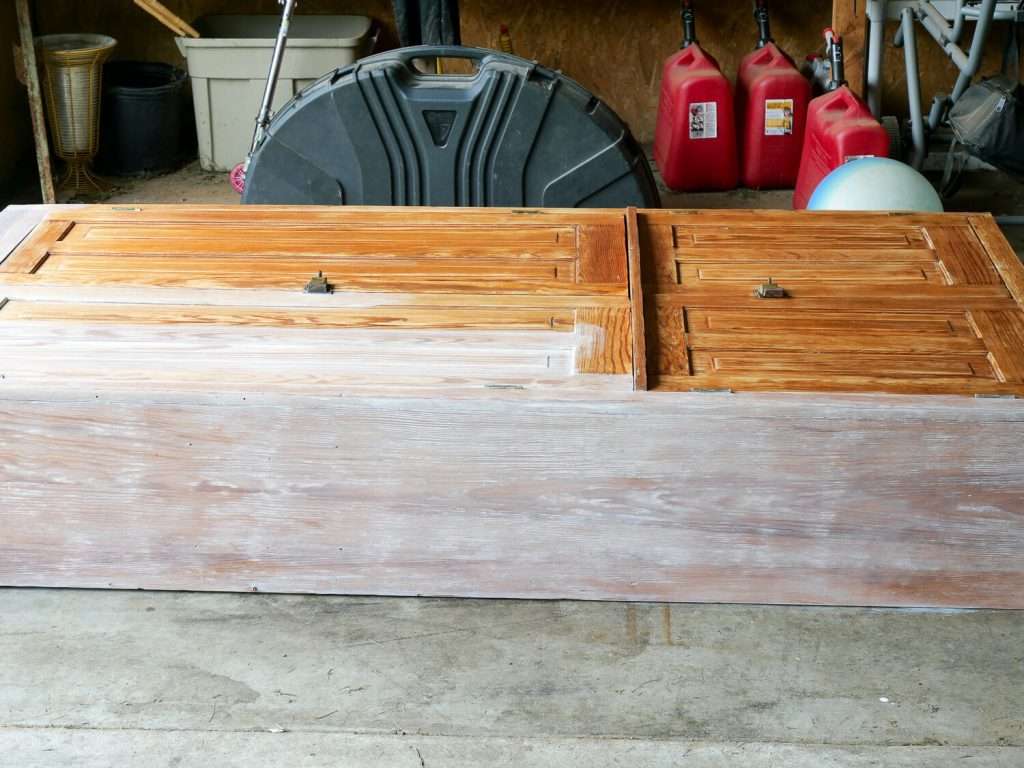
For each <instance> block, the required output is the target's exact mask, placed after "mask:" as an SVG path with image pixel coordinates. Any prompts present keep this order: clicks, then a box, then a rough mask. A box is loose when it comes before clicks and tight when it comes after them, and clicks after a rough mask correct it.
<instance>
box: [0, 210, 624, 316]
mask: <svg viewBox="0 0 1024 768" xmlns="http://www.w3.org/2000/svg"><path fill="white" fill-rule="evenodd" d="M0 271H2V272H4V273H11V274H20V275H33V276H34V278H33V279H32V280H31V282H36V283H39V284H47V283H53V284H58V285H75V284H80V285H94V286H102V285H112V286H116V285H140V286H167V287H192V288H228V289H238V288H264V289H279V290H299V291H301V290H302V289H303V287H304V286H305V284H306V283H307V282H308V281H309V279H310V278H311V277H312V276H314V275H317V274H318V273H320V272H323V273H324V276H325V278H326V279H327V280H328V282H329V283H331V284H332V285H335V286H336V287H337V288H338V289H339V290H381V291H393V290H399V291H416V290H420V289H424V290H443V291H454V292H466V293H492V292H502V293H538V294H544V293H577V292H581V291H582V292H584V293H599V294H604V295H616V294H617V295H621V296H626V295H627V291H628V288H627V267H626V236H625V224H624V219H623V216H622V214H621V213H619V214H616V213H614V212H603V213H600V212H598V213H594V212H588V213H587V214H585V215H580V216H578V217H577V216H575V215H572V214H565V213H563V214H562V215H561V216H557V215H554V216H553V215H550V214H540V213H536V214H531V212H518V213H514V214H512V213H508V212H504V213H503V212H485V213H484V214H483V215H479V216H476V215H474V216H466V215H464V214H463V215H461V216H458V215H456V214H454V213H452V212H447V211H441V212H433V211H429V210H423V211H417V213H416V214H415V215H411V214H409V215H406V216H404V217H400V216H396V215H395V212H393V211H391V212H387V213H383V214H381V215H377V216H375V215H373V213H372V212H369V211H367V210H366V209H344V208H336V209H334V210H333V211H319V210H311V209H308V208H296V209H273V210H265V209H263V208H262V207H258V208H257V207H236V208H234V209H222V208H211V209H207V208H185V209H181V208H172V207H161V206H154V207H152V208H149V207H147V208H145V209H134V208H130V207H128V208H120V207H116V206H115V207H110V208H107V207H104V206H100V207H97V208H87V209H83V210H76V211H74V212H67V213H64V214H62V215H61V216H58V217H53V218H51V220H50V221H48V222H47V223H45V224H44V225H43V226H41V227H40V228H39V229H38V230H37V232H36V233H35V235H34V236H33V237H32V238H31V239H30V241H28V242H26V243H25V244H23V246H22V247H21V248H19V249H18V250H16V251H15V252H14V253H13V254H12V255H11V256H10V257H9V258H8V259H7V260H6V261H4V263H3V264H2V265H0Z"/></svg>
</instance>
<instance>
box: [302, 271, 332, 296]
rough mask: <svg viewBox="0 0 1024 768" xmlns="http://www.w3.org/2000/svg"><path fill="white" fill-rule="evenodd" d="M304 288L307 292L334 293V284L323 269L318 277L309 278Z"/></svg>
mask: <svg viewBox="0 0 1024 768" xmlns="http://www.w3.org/2000/svg"><path fill="white" fill-rule="evenodd" d="M303 290H304V291H305V293H334V286H333V285H331V284H330V283H328V282H327V278H326V277H324V273H323V270H321V271H320V272H318V273H317V275H316V277H311V278H310V279H309V282H308V283H306V287H305V288H304V289H303Z"/></svg>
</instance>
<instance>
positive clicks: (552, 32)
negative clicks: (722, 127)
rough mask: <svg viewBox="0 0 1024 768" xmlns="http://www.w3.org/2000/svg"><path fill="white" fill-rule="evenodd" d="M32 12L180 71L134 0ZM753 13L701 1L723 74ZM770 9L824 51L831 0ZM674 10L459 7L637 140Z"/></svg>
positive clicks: (374, 10)
mask: <svg viewBox="0 0 1024 768" xmlns="http://www.w3.org/2000/svg"><path fill="white" fill-rule="evenodd" d="M164 2H165V4H166V5H167V6H168V7H170V8H171V9H173V10H174V11H175V12H177V13H179V14H180V15H181V16H182V17H183V18H185V19H187V20H190V21H191V20H194V19H196V18H198V17H200V16H203V15H206V14H213V13H273V14H276V13H277V12H278V5H277V3H276V1H275V0H164ZM0 5H8V4H7V3H0ZM34 7H35V12H36V25H37V31H38V32H39V33H47V32H67V31H90V32H103V33H106V34H110V35H113V36H114V37H116V38H117V39H118V40H119V41H120V44H119V48H118V51H117V53H116V57H117V58H139V59H150V60H160V61H168V62H175V63H181V58H180V56H179V54H178V51H177V48H176V46H175V44H174V40H173V36H172V34H171V33H170V32H169V31H167V30H166V29H165V28H164V27H162V26H161V25H160V24H159V23H158V22H156V21H155V20H153V19H151V18H150V17H149V16H147V15H146V14H145V13H143V12H142V11H141V10H139V9H138V8H136V7H135V6H134V5H133V4H132V3H131V1H130V0H34ZM751 7H752V4H751V2H750V0H717V1H714V2H713V1H712V0H698V9H699V17H698V36H699V38H700V40H701V43H702V44H703V45H704V46H705V47H706V48H707V49H708V50H709V51H711V52H712V53H713V54H714V55H715V56H716V57H717V58H718V60H719V62H720V63H721V64H722V67H723V69H724V70H725V71H726V73H727V74H730V75H732V74H733V73H735V71H736V68H737V66H738V64H739V60H740V58H741V57H742V56H743V55H744V54H745V53H746V52H747V51H749V50H750V49H751V48H752V46H753V43H754V40H755V38H756V32H755V26H754V23H753V19H752V16H751ZM770 7H771V8H772V10H773V32H774V35H775V37H776V39H777V41H778V42H779V44H780V45H781V46H782V47H783V48H784V49H785V50H787V51H789V52H790V54H791V55H793V56H794V58H796V59H797V60H801V59H802V58H803V57H804V55H805V54H807V53H809V52H811V51H814V50H817V49H818V48H819V47H820V46H819V38H820V32H821V30H822V29H823V28H824V27H825V26H827V25H828V24H829V23H830V22H831V14H832V2H831V0H801V2H798V3H797V2H788V0H775V1H774V2H773V3H771V6H770ZM678 8H679V3H678V2H677V0H586V1H583V0H511V1H510V0H462V28H463V40H464V42H465V43H466V44H467V45H480V46H487V47H494V46H496V44H497V36H498V30H499V27H500V25H501V24H502V23H506V24H508V25H509V27H510V28H511V32H512V38H513V44H514V46H515V49H516V52H517V53H519V54H520V55H522V56H526V57H528V58H532V59H537V60H538V61H540V62H541V63H543V64H545V65H547V66H550V67H554V68H558V69H561V70H562V71H563V72H565V73H566V74H567V75H569V76H571V77H573V78H575V79H577V80H579V81H580V82H581V83H582V84H583V85H584V86H586V87H587V88H589V89H591V90H593V91H594V92H595V93H596V94H597V95H598V96H600V97H601V98H602V99H604V100H605V101H606V102H608V103H609V104H610V105H611V106H612V107H613V108H614V109H615V110H616V111H617V112H618V113H619V114H620V115H621V116H622V117H623V118H624V119H625V120H626V121H627V122H628V123H629V124H630V125H631V126H632V128H633V130H634V133H635V134H636V135H637V137H638V138H639V139H640V140H641V141H649V140H650V139H651V138H652V137H653V134H654V123H655V116H656V110H657V103H658V85H659V78H660V70H661V63H662V61H663V60H664V58H665V57H666V56H667V55H669V54H670V53H672V52H673V51H675V50H676V49H677V47H678V45H679V39H680V37H681V33H680V24H679V16H678ZM300 11H301V12H302V13H304V14H307V13H354V14H363V15H368V16H372V17H374V18H376V19H378V20H379V21H380V22H382V24H383V34H382V38H381V47H382V48H388V47H393V46H395V45H397V39H396V35H395V32H394V19H393V16H392V11H391V2H390V0H302V2H301V5H300ZM3 27H6V25H3ZM894 29H895V28H894ZM922 37H923V35H922ZM888 41H891V34H889V35H887V46H888V47H889V55H888V63H889V67H888V68H887V70H886V102H885V106H886V112H889V113H897V114H905V112H906V96H905V81H904V76H903V56H902V52H901V51H899V50H896V49H893V48H892V46H891V42H888ZM1001 44H1002V40H1001V39H997V40H993V45H992V56H990V57H989V61H988V62H987V64H986V71H988V72H989V73H991V72H993V71H995V69H996V68H997V67H998V61H999V59H998V55H997V53H998V51H999V50H1001ZM918 48H919V53H920V56H919V58H920V59H921V65H922V71H923V72H924V73H925V75H924V77H923V89H924V93H925V95H926V98H930V96H931V94H932V93H934V92H935V91H936V90H938V89H948V88H949V87H950V85H951V83H952V80H953V68H952V65H951V64H950V63H949V62H948V60H947V59H946V57H945V56H944V55H943V54H942V53H941V52H940V51H939V50H938V48H937V46H935V45H934V44H931V43H930V41H928V42H926V41H924V40H923V39H922V40H921V41H920V42H919V46H918ZM0 58H2V57H0ZM850 74H851V78H852V77H853V73H850ZM4 87H6V86H4V85H0V88H4ZM256 106H257V105H253V113H254V114H255V111H256Z"/></svg>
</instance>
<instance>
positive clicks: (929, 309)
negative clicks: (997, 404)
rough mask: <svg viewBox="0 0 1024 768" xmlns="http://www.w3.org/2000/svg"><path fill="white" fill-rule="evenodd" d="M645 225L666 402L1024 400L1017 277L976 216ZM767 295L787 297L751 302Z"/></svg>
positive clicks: (656, 364)
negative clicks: (728, 396) (777, 291)
mask: <svg viewBox="0 0 1024 768" xmlns="http://www.w3.org/2000/svg"><path fill="white" fill-rule="evenodd" d="M641 223H642V226H641V229H642V233H641V237H640V242H641V243H642V245H643V246H644V247H645V248H646V251H645V253H644V269H645V274H646V280H645V283H646V286H647V298H646V302H647V304H648V317H649V323H650V325H651V326H652V329H651V332H650V333H649V341H648V344H649V347H650V348H651V350H652V351H651V352H650V353H649V355H648V359H649V361H650V373H651V374H652V375H653V376H655V377H656V379H657V383H656V388H665V389H704V388H711V389H721V388H726V389H754V390H761V389H764V390H768V389H785V388H792V389H811V390H815V389H817V390H821V391H835V390H841V391H889V392H909V391H915V392H949V393H959V394H971V393H975V394H993V393H1000V392H1006V393H1017V392H1021V393H1024V390H1022V388H1021V386H1020V385H1021V384H1022V383H1024V312H1022V310H1021V307H1020V305H1019V304H1018V298H1019V297H1016V296H1015V295H1014V294H1013V293H1011V289H1013V290H1016V287H1017V286H1018V285H1022V284H1024V283H1019V282H1018V280H1019V273H1020V272H1021V267H1020V264H1019V262H1017V261H1016V258H1014V259H1013V261H1012V262H1010V260H1008V259H1007V258H1005V255H1004V256H1003V257H1002V258H997V257H993V255H992V254H990V248H991V247H992V241H993V240H994V237H993V235H992V234H991V233H990V232H988V231H987V230H984V229H983V233H984V234H986V237H987V238H988V240H987V241H986V237H982V235H981V234H979V223H978V222H975V221H973V220H972V219H970V218H969V217H966V216H955V215H944V216H924V215H913V216H908V217H898V216H884V215H882V216H875V215H870V214H841V213H840V214H829V215H827V216H825V215H821V214H817V215H815V214H803V215H801V214H783V213H780V212H772V213H762V212H749V213H746V214H745V215H744V214H743V213H739V212H734V211H730V212H693V213H682V212H679V213H673V212H667V211H666V212H650V213H648V212H644V214H643V216H642V217H641ZM1007 275H1009V280H1008V279H1007ZM769 281H771V282H773V283H775V284H777V285H778V286H781V287H782V288H783V290H784V292H785V295H784V297H783V298H776V299H761V298H757V297H756V296H755V290H756V289H757V287H758V286H759V285H761V284H763V283H767V282H769Z"/></svg>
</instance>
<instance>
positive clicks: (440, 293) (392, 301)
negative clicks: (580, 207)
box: [0, 205, 633, 391]
mask: <svg viewBox="0 0 1024 768" xmlns="http://www.w3.org/2000/svg"><path fill="white" fill-rule="evenodd" d="M314 276H322V277H323V279H324V280H325V281H326V282H327V284H328V285H329V287H330V291H331V292H330V293H326V294H311V293H308V292H306V291H305V288H306V286H307V284H308V283H309V282H310V280H311V278H313V277H314ZM627 277H628V267H627V255H626V229H625V219H624V216H623V214H622V212H616V211H585V212H564V211H563V212H547V211H515V212H510V211H498V210H488V211H479V212H473V213H467V212H466V211H464V210H443V209H441V210H439V209H417V210H416V211H409V210H402V209H381V208H372V209H359V208H278V207H239V206H214V207H193V206H148V205H147V206H95V207H86V208H80V209H72V210H62V211H58V212H56V213H53V214H51V215H50V216H49V217H48V218H47V219H46V220H45V221H43V222H42V223H41V224H40V225H39V226H38V227H37V228H36V230H35V231H34V232H33V233H32V234H31V235H30V236H29V237H28V238H27V239H26V240H25V241H24V242H23V243H22V244H21V245H20V247H19V248H17V249H16V250H15V251H14V252H13V253H12V254H11V255H10V256H9V257H8V258H7V259H6V260H4V261H3V262H2V264H0V301H2V300H3V299H5V298H6V299H7V303H6V306H4V307H3V308H2V309H0V325H3V327H5V328H6V329H7V330H8V331H9V332H8V333H6V334H4V335H3V337H2V340H0V347H2V348H0V355H3V354H4V353H9V354H7V355H6V359H7V362H6V363H5V366H6V369H7V375H8V379H7V380H11V379H13V380H16V381H21V382H23V383H26V384H31V383H33V382H35V383H40V382H53V381H55V380H59V379H61V378H66V379H68V380H70V379H73V378H76V377H77V378H78V379H80V380H81V382H82V383H83V384H84V383H86V382H99V383H102V382H107V383H114V384H118V385H130V386H143V385H146V384H147V383H148V384H152V385H154V386H161V387H166V386H171V387H174V388H182V387H184V388H196V389H203V388H210V389H213V390H214V391H216V390H218V388H222V387H229V388H231V387H237V386H239V385H238V384H237V382H242V381H247V382H249V386H251V387H253V388H257V389H259V388H261V387H264V388H266V387H269V388H271V389H273V388H275V387H278V388H284V389H286V390H288V391H294V390H299V391H311V390H312V391H324V390H326V391H334V390H336V389H337V388H338V387H339V386H345V387H353V386H356V387H366V388H371V389H372V388H375V387H379V388H382V389H387V388H394V387H406V386H415V387H422V386H432V387H433V386H438V387H450V386H459V387H470V388H474V389H476V388H484V387H492V388H493V387H510V388H537V387H544V388H552V389H580V388H582V389H591V388H598V389H601V388H611V389H621V388H626V389H628V388H629V387H630V386H631V374H632V372H633V362H632V360H633V337H632V333H631V326H630V296H629V286H628V280H627ZM15 326H16V327H17V329H18V333H14V332H13V330H14V329H15ZM41 342H42V345H41ZM27 348H32V349H35V350H36V351H35V352H34V353H33V354H26V353H25V351H26V349H27ZM231 382H234V384H232V383H231Z"/></svg>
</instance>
